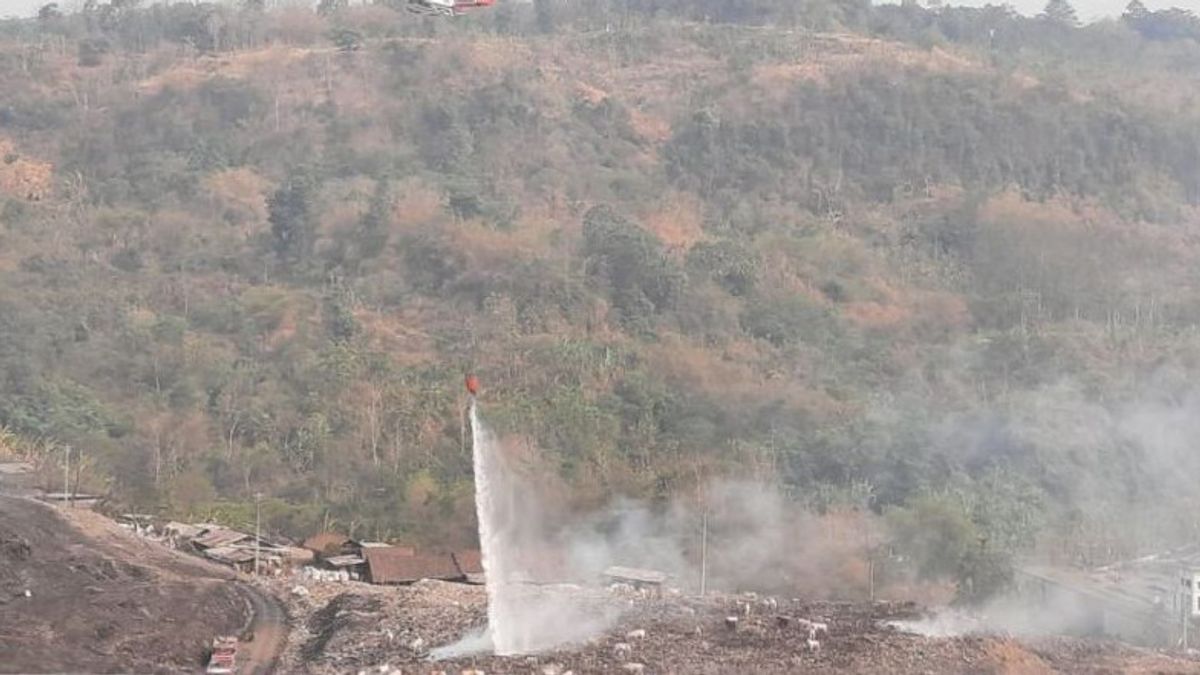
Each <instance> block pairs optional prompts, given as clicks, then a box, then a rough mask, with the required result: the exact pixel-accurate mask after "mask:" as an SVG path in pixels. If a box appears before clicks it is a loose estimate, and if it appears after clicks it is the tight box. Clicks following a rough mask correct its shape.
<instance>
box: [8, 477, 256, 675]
mask: <svg viewBox="0 0 1200 675" xmlns="http://www.w3.org/2000/svg"><path fill="white" fill-rule="evenodd" d="M64 513H65V514H66V515H67V516H68V517H69V518H70V520H68V519H67V518H64ZM76 521H77V522H76ZM229 578H230V574H229V573H228V572H226V571H225V570H223V569H221V568H218V567H213V566H210V565H207V564H205V563H204V562H203V561H200V560H197V559H192V558H189V557H187V556H183V555H182V554H177V553H175V552H173V551H170V550H167V549H164V548H162V547H159V546H156V545H154V544H151V543H149V542H145V541H141V540H139V539H137V538H136V537H134V536H133V535H131V534H128V533H125V532H124V531H123V530H121V529H120V528H119V527H117V526H116V525H115V524H113V523H112V522H111V521H108V520H106V519H104V518H102V517H101V516H98V515H96V514H91V513H87V512H84V511H78V512H75V511H60V510H57V509H55V508H53V507H50V506H47V505H45V504H41V503H38V502H34V501H30V500H26V499H18V498H13V497H0V672H10V673H44V672H88V673H110V672H122V673H124V672H141V673H149V672H156V673H162V672H196V671H197V670H199V669H200V667H201V666H202V665H203V663H204V659H205V657H206V645H207V644H208V643H209V641H211V639H212V637H213V636H214V635H219V634H224V633H229V632H234V631H236V630H238V628H239V627H240V626H241V625H242V624H243V622H244V621H245V619H246V612H247V605H246V601H245V599H244V598H243V597H242V596H241V595H240V594H239V593H238V592H237V590H236V589H235V587H234V585H233V584H231V583H229V581H228V579H229Z"/></svg>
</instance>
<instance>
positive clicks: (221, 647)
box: [204, 635, 238, 675]
mask: <svg viewBox="0 0 1200 675" xmlns="http://www.w3.org/2000/svg"><path fill="white" fill-rule="evenodd" d="M237 650H238V639H237V638H236V637H233V636H232V635H223V636H221V637H217V638H213V643H212V655H211V656H209V657H208V668H207V669H206V670H205V671H204V672H205V673H208V675H229V674H230V673H236V672H237Z"/></svg>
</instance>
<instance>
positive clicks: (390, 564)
mask: <svg viewBox="0 0 1200 675" xmlns="http://www.w3.org/2000/svg"><path fill="white" fill-rule="evenodd" d="M363 557H365V558H366V559H367V570H368V572H369V574H370V577H371V581H373V582H375V583H377V584H407V583H412V582H414V581H420V580H421V579H442V580H445V581H452V580H455V579H462V578H463V576H464V575H463V573H462V572H460V571H459V569H458V565H456V564H455V563H454V556H452V555H450V554H449V553H440V554H439V553H434V554H420V555H416V554H414V553H413V552H412V549H408V548H403V547H399V546H389V547H388V548H366V549H363Z"/></svg>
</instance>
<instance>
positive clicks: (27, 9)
mask: <svg viewBox="0 0 1200 675" xmlns="http://www.w3.org/2000/svg"><path fill="white" fill-rule="evenodd" d="M44 4H45V2H43V1H42V0H0V16H32V15H33V14H34V13H35V12H36V11H37V8H38V7H40V6H42V5H44ZM74 4H75V3H72V2H69V1H68V2H60V3H59V5H60V6H62V7H64V8H67V7H73V6H74ZM949 4H962V5H968V6H980V7H981V6H983V5H987V4H999V3H996V2H991V1H990V0H979V1H977V2H962V3H949ZM1010 4H1012V5H1013V6H1014V7H1016V8H1017V11H1019V12H1022V13H1024V14H1037V13H1038V12H1040V11H1041V10H1042V7H1043V6H1045V4H1046V3H1045V2H1043V1H1042V0H1014V1H1013V2H1011V3H1010ZM1073 4H1074V5H1075V9H1076V10H1077V11H1078V12H1079V16H1080V17H1081V18H1083V19H1085V20H1092V19H1096V18H1099V17H1104V16H1115V15H1118V14H1120V13H1121V12H1122V11H1123V10H1124V9H1125V5H1127V4H1128V1H1127V0H1078V1H1077V2H1074V3H1073ZM1145 5H1146V7H1148V8H1150V9H1166V8H1168V7H1182V8H1184V9H1190V10H1193V11H1197V10H1200V0H1176V1H1174V2H1172V1H1171V0H1145Z"/></svg>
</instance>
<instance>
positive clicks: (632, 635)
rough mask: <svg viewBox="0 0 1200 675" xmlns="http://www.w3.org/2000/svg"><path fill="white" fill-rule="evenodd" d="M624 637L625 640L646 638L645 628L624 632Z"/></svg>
mask: <svg viewBox="0 0 1200 675" xmlns="http://www.w3.org/2000/svg"><path fill="white" fill-rule="evenodd" d="M625 639H626V640H644V639H646V630H645V629H644V628H639V629H637V630H631V631H629V632H628V633H626V634H625Z"/></svg>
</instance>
